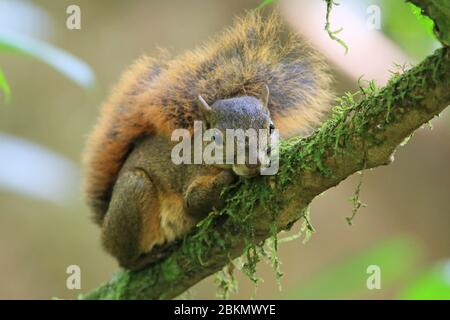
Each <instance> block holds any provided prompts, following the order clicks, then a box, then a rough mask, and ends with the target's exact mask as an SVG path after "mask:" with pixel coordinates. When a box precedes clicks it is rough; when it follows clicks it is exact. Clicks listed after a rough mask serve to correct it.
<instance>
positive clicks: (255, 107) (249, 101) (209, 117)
mask: <svg viewBox="0 0 450 320" xmlns="http://www.w3.org/2000/svg"><path fill="white" fill-rule="evenodd" d="M268 102H269V88H268V87H267V86H264V89H263V91H262V93H261V95H260V96H259V97H254V96H239V97H234V98H229V99H223V100H217V101H215V102H214V103H213V104H212V105H209V104H208V103H207V102H206V101H205V100H204V99H203V98H202V96H199V107H200V110H201V112H202V115H203V121H204V122H205V125H206V128H208V129H214V130H215V131H216V132H217V133H218V134H214V137H212V138H213V140H214V142H215V144H216V145H217V147H216V148H217V149H219V150H220V149H222V150H221V151H223V152H222V154H223V155H224V163H226V164H225V165H220V167H231V168H232V169H233V171H234V172H235V173H236V174H238V175H241V176H255V175H257V174H258V173H259V170H260V167H261V164H262V163H264V161H267V153H268V152H267V150H264V151H263V152H261V150H260V148H259V147H258V145H259V143H260V141H262V140H260V139H261V138H263V137H261V135H266V137H265V139H266V140H265V141H266V142H265V143H267V141H269V140H268V138H269V136H270V135H271V134H272V133H273V131H274V129H275V127H274V125H273V122H272V119H271V117H270V112H269V109H268ZM261 129H263V130H261ZM231 134H234V136H231ZM242 135H244V139H241V140H239V139H240V138H242ZM255 135H256V138H255ZM230 143H233V144H232V145H231V147H232V148H234V149H233V150H234V152H233V155H232V156H233V159H230V155H228V157H227V154H226V150H227V145H228V144H230ZM239 143H241V148H240V147H239ZM255 144H256V145H255ZM242 145H245V149H244V147H242ZM268 150H269V152H270V148H269V149H268ZM262 153H263V155H262ZM230 162H232V164H230Z"/></svg>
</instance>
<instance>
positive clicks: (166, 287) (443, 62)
mask: <svg viewBox="0 0 450 320" xmlns="http://www.w3.org/2000/svg"><path fill="white" fill-rule="evenodd" d="M412 2H414V3H416V4H417V5H420V6H422V8H424V9H425V12H426V13H428V14H430V16H431V18H433V19H435V18H436V17H438V16H439V17H442V16H441V15H442V14H443V15H444V16H446V17H447V20H445V19H444V21H443V22H442V24H441V22H440V21H441V18H436V20H435V22H436V25H437V30H439V31H438V32H437V34H438V36H439V37H440V39H442V40H443V43H444V44H448V42H446V40H445V39H448V31H449V30H448V29H446V30H444V31H443V27H445V25H446V23H448V19H449V17H450V14H449V12H448V11H446V8H447V9H448V3H449V2H448V1H439V5H437V4H436V3H435V2H436V1H433V0H429V1H419V0H413V1H412ZM441 3H444V4H441ZM439 8H441V9H439ZM442 8H444V9H442ZM436 12H438V13H437V14H436ZM435 14H436V15H435ZM361 94H362V95H363V98H362V99H361V100H360V101H359V102H357V103H356V102H354V101H353V96H351V95H348V96H347V97H343V98H342V99H341V100H340V101H341V103H340V106H338V107H336V108H334V112H333V114H332V116H331V117H330V119H329V120H328V121H326V122H325V123H324V124H323V125H322V127H321V128H320V129H319V130H317V131H316V132H315V133H314V134H313V135H311V136H310V137H308V138H305V139H300V138H298V139H292V140H290V141H287V142H284V143H283V144H282V146H281V154H280V171H279V173H278V174H277V175H276V176H270V177H259V178H256V179H252V180H243V181H241V183H240V184H239V185H238V186H236V187H235V188H233V189H231V190H228V192H227V193H226V198H227V206H226V208H225V209H223V210H221V211H220V212H214V213H213V214H211V215H210V216H209V217H208V218H207V219H206V220H205V221H203V222H202V223H201V225H199V226H198V228H196V230H194V232H193V233H192V234H191V235H189V236H187V237H186V238H185V239H184V240H183V241H182V242H180V243H178V244H175V245H174V246H173V247H172V248H171V249H170V250H171V251H170V253H169V254H168V256H167V257H166V258H164V259H162V260H161V261H159V262H157V263H156V264H153V265H151V266H149V267H147V268H146V269H144V270H142V271H138V272H130V271H122V272H120V273H118V274H117V275H116V276H115V277H114V278H113V279H112V280H111V281H110V282H108V283H106V284H104V285H102V286H100V287H99V288H97V289H96V290H94V291H92V292H91V293H88V294H85V295H82V296H81V297H80V298H83V299H169V298H173V297H176V296H177V295H179V294H180V293H182V292H184V291H185V290H187V289H188V288H190V287H191V286H193V285H194V284H196V283H197V282H199V281H200V280H202V279H204V278H205V277H207V276H208V275H210V274H212V273H215V272H217V271H219V270H220V269H222V267H223V266H225V265H226V264H228V262H229V261H230V259H233V258H236V257H238V256H240V255H242V254H243V253H244V255H245V256H246V258H247V263H246V265H245V266H244V271H246V272H247V273H248V274H249V275H250V276H252V275H253V271H254V270H253V269H254V265H255V264H256V263H257V261H258V243H260V242H261V241H262V240H264V239H267V238H270V237H273V236H274V235H275V234H276V233H277V232H278V231H280V230H283V229H288V228H289V227H290V226H291V225H292V224H293V223H294V222H295V221H297V220H298V219H300V218H301V217H302V216H303V215H304V212H305V209H306V208H307V206H308V205H309V203H310V202H311V201H312V199H314V197H316V196H317V195H319V194H321V193H322V192H324V191H325V190H327V189H329V188H331V187H332V186H335V185H337V184H338V183H339V182H340V181H342V180H344V179H345V178H347V177H348V176H350V175H351V174H353V173H354V172H357V171H360V170H362V169H368V168H373V167H376V166H380V165H386V164H389V163H390V162H391V161H392V155H393V152H394V151H395V149H396V148H397V146H398V145H399V144H401V143H402V142H403V141H404V140H405V139H406V138H407V137H409V136H410V135H411V134H412V133H413V132H414V131H415V130H416V129H417V128H419V127H420V126H422V125H423V124H425V123H427V122H428V121H429V120H431V119H432V118H433V117H434V116H436V115H438V114H439V113H440V112H441V111H442V110H443V109H444V108H446V107H447V106H448V105H449V104H450V51H449V49H448V48H447V47H444V48H443V49H439V50H437V51H436V52H435V53H434V54H433V55H432V56H430V57H428V58H427V59H425V60H424V61H423V62H422V63H420V64H419V65H417V66H416V67H414V68H412V69H410V70H409V71H407V72H405V73H404V74H403V75H396V76H394V77H393V78H392V79H391V81H390V82H389V83H388V85H387V86H386V87H385V88H383V89H381V90H378V89H376V88H374V87H372V86H369V88H366V89H364V90H362V91H361Z"/></svg>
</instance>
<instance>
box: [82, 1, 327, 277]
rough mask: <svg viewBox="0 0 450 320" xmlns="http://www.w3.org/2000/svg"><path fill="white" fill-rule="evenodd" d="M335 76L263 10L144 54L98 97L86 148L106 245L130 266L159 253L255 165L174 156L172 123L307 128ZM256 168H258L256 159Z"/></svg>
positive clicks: (317, 118)
mask: <svg viewBox="0 0 450 320" xmlns="http://www.w3.org/2000/svg"><path fill="white" fill-rule="evenodd" d="M331 83H332V78H331V76H330V74H329V69H328V66H327V64H326V63H325V62H324V59H323V58H322V57H321V55H320V54H319V53H318V52H317V51H316V50H315V49H313V48H312V47H311V46H310V45H309V44H308V43H307V42H306V41H305V40H303V39H302V38H301V37H299V36H298V35H296V34H294V33H292V32H286V31H285V28H284V26H283V23H282V19H281V18H280V16H279V15H278V14H276V13H272V14H270V15H269V16H266V17H264V16H262V15H261V13H260V12H259V11H258V10H255V11H249V12H247V13H246V14H245V15H244V16H242V17H240V18H237V19H236V20H235V22H234V24H233V26H232V27H230V28H228V29H227V30H225V31H224V32H223V33H222V34H220V35H219V36H216V37H214V38H212V39H211V40H209V41H208V42H207V43H206V44H204V45H203V46H201V47H199V48H197V49H195V50H192V51H188V52H186V53H184V54H182V55H181V56H179V57H176V58H173V59H171V58H170V57H169V56H168V55H167V53H166V52H162V53H161V54H160V55H159V56H158V57H156V58H151V57H148V56H144V57H141V58H140V59H138V60H137V61H136V62H135V63H134V64H133V65H132V66H131V67H130V69H129V70H128V71H126V72H125V73H124V75H123V76H122V78H121V80H120V82H119V84H118V85H117V87H116V88H115V89H114V90H113V93H112V94H111V96H110V98H109V99H108V100H107V101H106V103H105V104H104V105H103V106H102V109H101V114H100V117H99V119H98V122H97V124H96V126H95V128H94V130H93V132H92V134H91V135H90V137H89V139H88V143H87V148H86V151H85V155H84V166H85V172H86V179H85V185H86V188H85V189H86V195H87V199H88V204H89V206H90V207H91V208H92V210H93V211H94V220H95V222H96V223H97V224H99V225H100V227H101V233H102V242H103V246H104V248H105V249H106V250H107V251H108V252H109V253H111V254H112V255H113V256H115V257H116V258H117V260H118V262H119V264H120V265H121V266H122V267H124V268H128V269H132V270H135V269H140V268H142V267H143V266H145V265H147V264H149V263H151V262H153V261H155V259H157V258H158V257H159V256H160V255H161V254H162V252H164V248H166V247H167V246H168V245H169V244H171V243H172V242H173V241H175V240H177V239H180V237H182V236H183V235H185V234H187V233H188V232H189V231H190V230H192V228H193V227H194V226H195V225H196V223H198V222H199V221H200V220H201V219H202V218H204V217H205V216H206V215H207V214H208V213H209V212H210V211H212V209H213V208H219V207H221V206H223V205H224V203H223V200H222V199H221V197H220V193H221V190H222V189H223V188H224V187H225V186H228V185H230V184H232V183H234V181H236V179H237V176H245V175H250V176H253V175H255V166H253V167H252V166H250V165H249V166H246V165H245V164H244V165H241V166H240V167H239V166H233V167H230V166H223V165H222V166H219V165H206V164H202V165H195V164H194V165H186V164H183V165H175V164H174V163H172V161H171V158H170V155H171V150H172V148H173V145H174V143H173V142H172V141H171V134H172V132H173V131H174V130H175V129H179V128H183V129H188V130H190V131H192V129H193V126H194V121H196V120H199V121H204V122H205V123H206V124H207V126H208V127H214V126H215V127H220V128H222V129H225V128H231V129H232V128H243V129H246V128H254V129H267V128H270V130H272V129H273V128H274V127H275V128H277V129H278V130H279V133H280V137H281V138H282V139H286V138H289V137H292V136H296V135H300V136H305V135H307V134H309V133H310V132H311V131H312V130H313V129H314V128H315V127H317V126H318V125H319V124H320V123H321V121H322V120H323V118H324V116H325V115H326V114H327V113H328V111H329V104H330V102H331V99H332V93H331ZM256 169H258V168H256Z"/></svg>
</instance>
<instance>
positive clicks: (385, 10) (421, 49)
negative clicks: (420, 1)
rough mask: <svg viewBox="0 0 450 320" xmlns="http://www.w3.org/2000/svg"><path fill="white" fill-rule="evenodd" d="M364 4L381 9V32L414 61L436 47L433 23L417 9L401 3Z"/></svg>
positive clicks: (371, 2) (383, 0) (384, 1)
mask: <svg viewBox="0 0 450 320" xmlns="http://www.w3.org/2000/svg"><path fill="white" fill-rule="evenodd" d="M366 2H367V3H368V4H374V3H375V4H378V5H379V6H380V7H381V10H382V11H381V12H382V21H383V22H382V29H383V32H384V33H385V34H386V35H387V36H389V37H390V38H391V39H392V40H394V41H395V42H396V43H397V44H398V45H399V46H400V47H401V48H402V49H403V50H405V51H406V52H408V54H410V55H411V56H412V57H414V58H415V59H418V60H421V59H423V58H424V57H426V56H427V55H428V54H429V52H430V51H432V50H433V49H434V48H435V47H437V46H438V41H437V40H436V37H435V36H434V33H433V21H432V20H431V19H430V18H428V17H425V16H423V15H422V14H421V10H420V9H419V8H418V7H416V6H414V5H413V4H411V3H404V2H403V1H389V0H381V1H380V0H379V1H369V0H368V1H366Z"/></svg>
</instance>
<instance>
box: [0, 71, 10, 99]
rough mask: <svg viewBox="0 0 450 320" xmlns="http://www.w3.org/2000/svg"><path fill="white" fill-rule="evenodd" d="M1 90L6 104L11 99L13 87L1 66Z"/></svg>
mask: <svg viewBox="0 0 450 320" xmlns="http://www.w3.org/2000/svg"><path fill="white" fill-rule="evenodd" d="M0 91H1V92H2V93H3V100H4V101H5V103H6V104H9V103H10V101H11V89H10V87H9V84H8V81H7V80H6V77H5V74H4V73H3V70H2V69H1V68H0Z"/></svg>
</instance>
